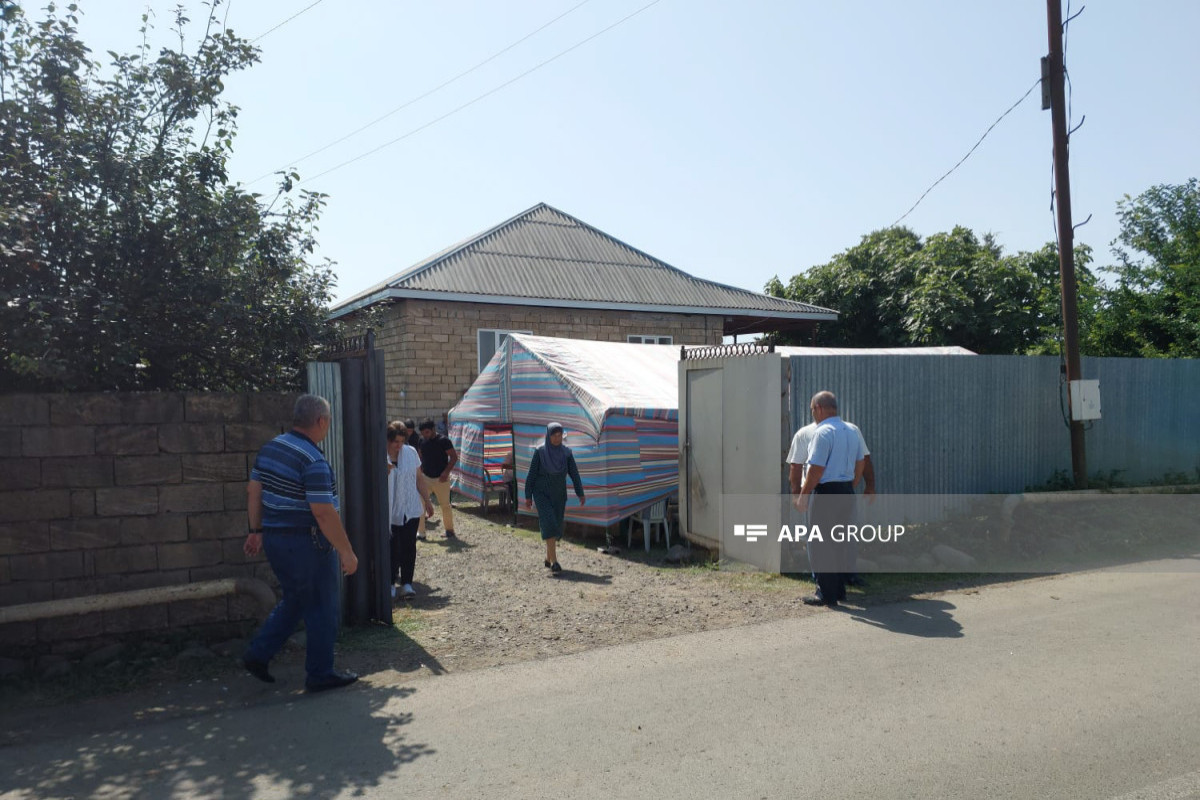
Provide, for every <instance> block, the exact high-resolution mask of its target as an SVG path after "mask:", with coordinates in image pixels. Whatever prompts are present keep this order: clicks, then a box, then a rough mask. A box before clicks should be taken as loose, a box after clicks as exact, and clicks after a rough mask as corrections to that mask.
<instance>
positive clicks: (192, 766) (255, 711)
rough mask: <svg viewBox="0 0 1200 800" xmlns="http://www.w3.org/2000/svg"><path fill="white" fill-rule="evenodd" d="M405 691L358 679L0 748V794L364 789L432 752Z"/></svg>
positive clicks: (245, 794) (293, 793) (229, 794)
mask: <svg viewBox="0 0 1200 800" xmlns="http://www.w3.org/2000/svg"><path fill="white" fill-rule="evenodd" d="M415 691H416V690H415V689H412V688H402V689H396V688H376V687H372V686H368V685H366V684H364V683H359V684H356V685H354V686H351V687H347V688H346V689H339V690H336V691H332V692H328V693H325V694H319V695H306V694H301V693H299V692H292V693H290V694H289V695H288V697H287V702H277V703H274V704H266V705H258V706H255V707H253V708H243V709H227V710H223V711H217V712H213V713H210V714H205V715H201V716H196V717H189V718H187V719H175V720H166V721H161V722H156V723H152V724H148V725H141V726H132V727H124V728H121V729H115V730H111V731H107V732H100V733H93V734H91V735H83V736H80V735H75V736H73V737H71V738H67V739H59V740H56V739H54V738H53V737H51V738H50V740H49V741H46V742H41V743H38V744H33V745H30V746H27V747H21V748H16V747H6V748H0V795H2V796H5V797H7V796H10V793H11V795H15V796H19V797H48V796H54V797H177V796H188V797H192V796H196V797H221V798H226V800H229V799H230V798H232V799H233V800H240V799H242V798H246V799H248V798H251V797H261V796H263V795H264V794H271V795H272V796H275V795H276V794H278V795H279V796H286V797H301V798H306V797H331V796H334V795H340V794H343V793H346V794H364V793H367V791H368V790H370V789H372V788H374V787H378V786H381V785H383V784H384V783H385V782H391V781H393V780H395V779H396V777H397V776H399V775H402V774H403V772H404V770H405V769H406V767H407V766H408V765H410V764H412V762H414V761H416V760H417V759H419V758H421V757H422V756H425V755H429V754H431V753H434V752H436V751H435V750H434V749H433V748H432V747H430V746H429V745H427V744H424V743H421V742H415V741H410V739H409V737H408V736H407V735H406V733H405V731H404V728H405V726H407V725H408V724H409V723H410V722H412V719H413V718H412V714H411V713H409V712H405V711H402V710H401V703H400V702H399V701H401V700H403V699H404V698H406V697H408V696H410V695H412V694H413V693H414V692H415ZM31 751H32V752H31ZM34 753H36V756H35V757H30V756H31V755H33V754H34ZM18 759H19V760H18Z"/></svg>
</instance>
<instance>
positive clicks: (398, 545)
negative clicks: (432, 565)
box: [392, 517, 421, 586]
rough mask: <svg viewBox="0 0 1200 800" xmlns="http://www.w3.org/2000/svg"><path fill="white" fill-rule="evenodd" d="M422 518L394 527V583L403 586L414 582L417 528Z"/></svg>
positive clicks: (415, 518) (414, 518)
mask: <svg viewBox="0 0 1200 800" xmlns="http://www.w3.org/2000/svg"><path fill="white" fill-rule="evenodd" d="M420 523H421V518H420V517H413V518H412V519H410V520H409V521H408V522H406V523H404V524H403V525H393V526H392V583H394V584H396V585H397V586H403V585H404V584H406V583H412V582H413V570H415V569H416V568H417V526H418V525H420Z"/></svg>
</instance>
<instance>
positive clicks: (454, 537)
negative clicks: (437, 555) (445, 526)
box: [446, 531, 458, 539]
mask: <svg viewBox="0 0 1200 800" xmlns="http://www.w3.org/2000/svg"><path fill="white" fill-rule="evenodd" d="M446 538H447V539H457V538H458V537H457V536H455V535H454V531H446Z"/></svg>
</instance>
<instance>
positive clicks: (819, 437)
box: [807, 417, 867, 483]
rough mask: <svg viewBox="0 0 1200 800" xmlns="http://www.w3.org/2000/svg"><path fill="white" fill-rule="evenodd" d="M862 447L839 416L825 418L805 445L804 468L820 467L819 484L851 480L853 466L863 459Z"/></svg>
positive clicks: (861, 441)
mask: <svg viewBox="0 0 1200 800" xmlns="http://www.w3.org/2000/svg"><path fill="white" fill-rule="evenodd" d="M866 450H867V448H866V445H865V444H864V442H863V438H862V436H861V435H859V434H858V433H856V432H855V431H854V430H853V429H852V428H851V427H850V426H849V425H848V424H847V423H845V422H843V421H842V418H841V417H829V418H828V419H825V420H823V421H822V422H821V423H820V424H819V425H817V430H816V434H815V435H814V436H813V439H812V441H811V442H810V443H809V445H808V460H807V463H808V466H810V467H812V466H821V467H824V468H825V472H824V473H823V474H822V475H821V483H832V482H840V481H852V480H854V465H855V464H856V463H857V462H859V461H861V460H862V459H864V458H866V456H867V452H866Z"/></svg>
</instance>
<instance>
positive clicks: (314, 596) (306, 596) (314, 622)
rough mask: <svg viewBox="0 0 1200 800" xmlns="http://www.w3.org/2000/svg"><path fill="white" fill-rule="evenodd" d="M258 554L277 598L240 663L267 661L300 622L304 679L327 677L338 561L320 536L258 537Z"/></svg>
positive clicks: (334, 630)
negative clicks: (261, 552)
mask: <svg viewBox="0 0 1200 800" xmlns="http://www.w3.org/2000/svg"><path fill="white" fill-rule="evenodd" d="M263 550H264V551H266V554H267V561H269V562H270V563H271V569H272V570H273V571H274V572H275V577H276V578H278V579H279V586H280V588H281V589H282V590H283V599H282V600H280V601H279V603H278V604H277V605H276V606H275V608H274V609H272V610H271V613H270V614H268V615H267V620H266V622H264V623H263V626H262V628H260V629H259V631H258V634H257V635H256V636H255V637H254V640H253V641H251V642H250V647H249V648H248V649H247V650H246V656H245V657H246V658H247V659H248V660H251V661H261V662H263V663H266V662H268V661H270V660H271V659H272V658H273V657H274V656H275V654H276V653H278V652H279V650H280V648H282V647H283V645H284V642H286V641H287V640H288V637H289V636H291V635H292V633H293V632H294V631H295V630H296V625H297V623H299V622H300V620H301V619H303V620H304V628H305V631H306V633H307V637H308V651H307V657H306V659H305V663H304V668H305V671H306V672H307V673H308V679H309V680H319V679H321V678H325V677H328V676H329V675H330V674H332V672H333V645H334V641H335V640H336V639H337V629H338V559H337V554H336V553H335V552H334V551H333V548H332V547H331V546H330V544H329V542H328V541H326V539H325V537H324V536H321V535H320V534H317V535H316V537H315V538H314V537H313V536H310V535H308V534H304V533H271V532H269V531H268V532H267V533H265V534H264V535H263Z"/></svg>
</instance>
